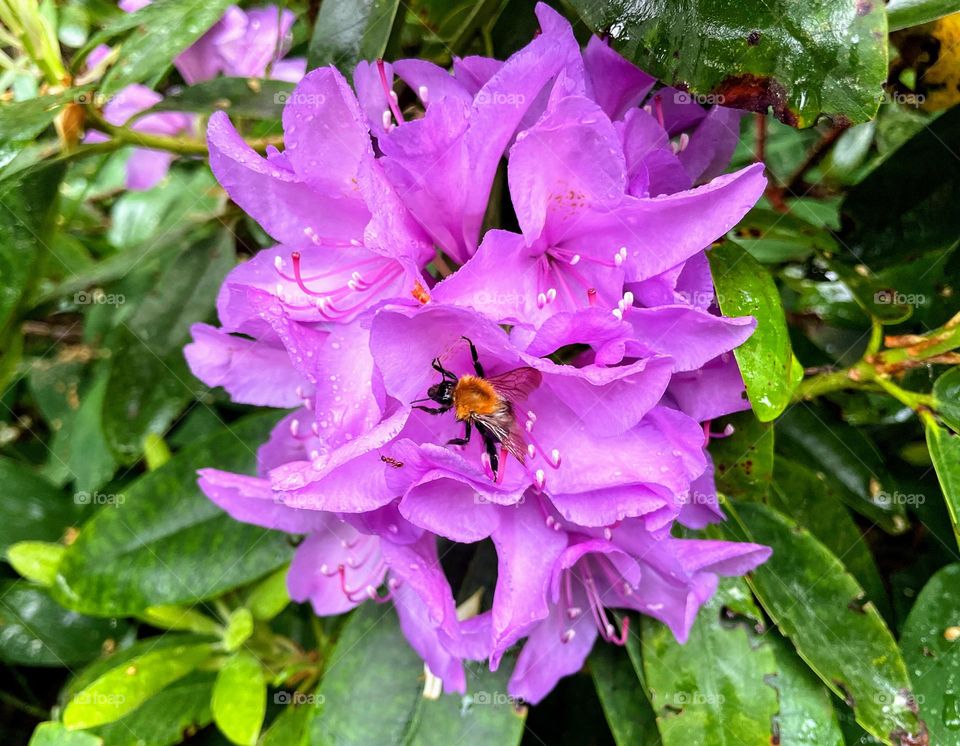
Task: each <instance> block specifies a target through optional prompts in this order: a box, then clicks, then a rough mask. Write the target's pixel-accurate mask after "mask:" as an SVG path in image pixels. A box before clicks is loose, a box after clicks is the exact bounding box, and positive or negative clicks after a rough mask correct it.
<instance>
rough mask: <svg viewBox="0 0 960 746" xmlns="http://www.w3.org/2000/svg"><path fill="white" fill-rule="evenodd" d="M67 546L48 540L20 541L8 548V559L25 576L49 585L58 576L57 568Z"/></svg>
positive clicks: (45, 585)
mask: <svg viewBox="0 0 960 746" xmlns="http://www.w3.org/2000/svg"><path fill="white" fill-rule="evenodd" d="M65 551H66V547H65V546H63V544H54V543H52V542H48V541H20V542H17V543H16V544H14V545H12V546H11V547H10V548H9V549H7V561H8V562H9V563H10V565H11V566H12V567H13V569H14V570H16V571H17V572H18V573H20V574H21V575H22V576H23V577H25V578H26V579H27V580H30V581H32V582H34V583H36V584H37V585H40V586H44V587H49V586H51V585H53V581H54V580H55V579H56V577H57V568H58V567H59V566H60V560H61V559H63V553H64V552H65Z"/></svg>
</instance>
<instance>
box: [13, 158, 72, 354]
mask: <svg viewBox="0 0 960 746" xmlns="http://www.w3.org/2000/svg"><path fill="white" fill-rule="evenodd" d="M62 177H63V168H62V167H51V168H44V169H41V170H39V171H37V172H35V173H32V174H30V175H29V176H22V177H21V178H12V179H9V180H7V181H4V182H3V183H0V347H2V346H4V343H3V339H4V337H5V336H6V331H7V329H8V327H9V325H10V324H11V323H12V320H13V315H14V313H15V311H16V310H17V308H18V306H19V305H20V304H21V303H22V302H23V300H24V296H25V295H26V294H27V292H28V290H29V289H30V288H31V287H32V284H33V282H34V280H35V279H36V277H37V273H38V269H39V265H40V263H41V261H43V258H44V253H43V252H44V251H45V248H46V246H47V245H49V243H50V237H51V236H52V235H53V231H54V230H55V226H56V221H55V220H54V217H53V216H54V215H55V211H56V204H57V191H58V189H59V187H60V180H61V178H62Z"/></svg>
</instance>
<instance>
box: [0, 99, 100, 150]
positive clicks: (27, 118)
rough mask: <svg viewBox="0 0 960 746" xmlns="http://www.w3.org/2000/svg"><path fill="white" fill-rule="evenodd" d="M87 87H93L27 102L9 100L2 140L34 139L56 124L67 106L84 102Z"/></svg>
mask: <svg viewBox="0 0 960 746" xmlns="http://www.w3.org/2000/svg"><path fill="white" fill-rule="evenodd" d="M87 90H89V87H87V88H71V89H69V90H66V91H63V92H61V93H54V94H51V95H48V96H38V97H37V98H30V99H27V100H26V101H14V102H5V103H4V105H3V116H2V117H0V142H2V143H3V144H4V145H5V146H6V145H14V144H19V143H27V142H30V141H31V140H33V139H34V138H36V137H37V136H38V135H39V134H40V133H41V132H43V131H44V130H45V129H46V128H47V127H49V126H50V125H51V124H52V123H53V120H54V117H56V116H57V114H58V113H59V111H60V110H61V109H62V108H63V107H64V106H66V105H67V104H69V103H71V102H72V101H81V102H82V101H84V100H85V99H84V96H85V91H87Z"/></svg>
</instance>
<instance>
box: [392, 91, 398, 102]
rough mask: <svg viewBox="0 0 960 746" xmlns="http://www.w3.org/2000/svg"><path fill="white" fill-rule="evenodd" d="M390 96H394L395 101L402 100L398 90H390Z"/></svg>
mask: <svg viewBox="0 0 960 746" xmlns="http://www.w3.org/2000/svg"><path fill="white" fill-rule="evenodd" d="M390 98H392V99H393V100H394V101H395V102H396V101H399V100H400V98H399V96H397V92H396V91H390Z"/></svg>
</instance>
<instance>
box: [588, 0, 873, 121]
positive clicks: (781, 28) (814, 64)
mask: <svg viewBox="0 0 960 746" xmlns="http://www.w3.org/2000/svg"><path fill="white" fill-rule="evenodd" d="M573 5H574V6H575V7H576V8H577V10H578V11H579V13H580V15H581V16H582V17H583V18H584V20H585V21H586V22H587V25H589V26H590V27H591V28H592V29H593V30H594V31H597V32H600V33H603V34H607V35H609V36H610V38H611V39H612V41H613V44H614V46H615V47H616V48H617V49H618V50H619V51H620V52H621V53H622V54H624V55H625V56H626V57H627V58H629V59H631V60H633V61H634V62H636V64H637V65H639V66H640V67H641V68H643V69H645V70H647V71H648V72H650V73H651V74H653V75H655V76H657V77H658V78H660V79H661V80H663V81H665V82H667V83H669V84H671V85H674V86H677V87H688V88H689V89H690V90H691V91H693V92H695V93H698V94H703V95H711V96H714V97H715V98H716V99H717V101H718V102H719V103H721V104H724V105H726V106H731V107H735V108H742V109H749V110H752V111H760V112H766V111H767V109H768V107H769V108H772V110H773V113H774V115H775V116H777V118H779V119H780V120H781V121H784V122H787V123H789V124H792V125H794V126H799V127H809V126H810V125H812V124H814V123H815V122H816V120H817V117H818V116H819V115H820V114H821V113H823V114H827V115H828V116H840V117H844V118H846V119H849V120H850V121H854V122H863V121H866V120H868V119H870V118H871V117H872V116H873V115H874V114H875V113H876V111H877V106H878V104H879V103H880V97H881V93H882V88H881V86H882V84H883V81H884V79H885V78H886V73H887V50H886V31H887V24H886V15H885V13H884V9H883V4H882V3H880V2H872V1H867V2H863V1H862V0H811V1H810V2H806V3H795V2H792V1H791V0H767V1H766V2H741V3H729V2H724V0H693V1H692V2H687V3H674V2H669V1H668V0H653V1H652V2H650V1H647V0H615V1H614V2H608V1H607V0H575V1H574V3H573Z"/></svg>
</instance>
